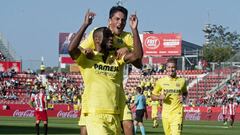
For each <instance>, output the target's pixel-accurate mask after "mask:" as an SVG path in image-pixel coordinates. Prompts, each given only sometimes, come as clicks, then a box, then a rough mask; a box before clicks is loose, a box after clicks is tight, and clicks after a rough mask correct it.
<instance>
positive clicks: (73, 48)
mask: <svg viewBox="0 0 240 135" xmlns="http://www.w3.org/2000/svg"><path fill="white" fill-rule="evenodd" d="M95 15H96V14H95V13H94V12H91V11H90V10H88V11H87V13H86V14H85V18H84V22H83V24H82V26H81V28H80V29H79V31H78V32H77V33H76V35H75V36H74V38H73V39H72V40H71V42H70V44H69V46H68V52H69V54H70V56H71V57H72V59H74V60H76V59H77V58H78V57H79V55H80V54H81V52H83V51H84V50H83V49H82V48H81V49H79V48H78V46H79V44H80V42H81V40H82V38H83V35H84V33H85V31H86V29H87V28H88V26H89V25H90V24H92V20H93V19H94V16H95Z"/></svg>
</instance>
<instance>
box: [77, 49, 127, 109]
mask: <svg viewBox="0 0 240 135" xmlns="http://www.w3.org/2000/svg"><path fill="white" fill-rule="evenodd" d="M94 53H95V55H94V57H93V58H92V59H88V58H86V56H85V55H83V54H81V55H80V56H79V58H78V59H77V63H78V65H79V67H80V72H81V74H82V77H83V81H84V86H85V89H84V94H83V95H82V110H83V113H108V114H119V108H120V107H119V94H120V92H119V89H120V85H118V84H117V83H115V82H114V81H113V79H114V78H118V76H119V69H120V68H121V66H122V65H124V64H123V63H124V61H123V59H121V60H119V61H117V60H115V61H114V62H113V63H111V64H107V63H104V62H103V61H102V54H101V53H96V52H94Z"/></svg>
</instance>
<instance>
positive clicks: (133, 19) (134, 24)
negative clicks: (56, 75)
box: [129, 12, 138, 29]
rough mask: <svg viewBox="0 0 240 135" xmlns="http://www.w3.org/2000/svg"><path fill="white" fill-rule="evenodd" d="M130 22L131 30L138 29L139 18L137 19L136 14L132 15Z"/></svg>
mask: <svg viewBox="0 0 240 135" xmlns="http://www.w3.org/2000/svg"><path fill="white" fill-rule="evenodd" d="M129 21H130V22H129V24H130V28H131V29H137V26H138V18H137V15H136V12H135V13H134V14H132V15H130V18H129Z"/></svg>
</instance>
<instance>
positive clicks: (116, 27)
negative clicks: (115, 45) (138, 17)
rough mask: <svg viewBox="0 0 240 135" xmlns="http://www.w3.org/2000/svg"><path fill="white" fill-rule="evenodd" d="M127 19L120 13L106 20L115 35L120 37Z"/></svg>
mask: <svg viewBox="0 0 240 135" xmlns="http://www.w3.org/2000/svg"><path fill="white" fill-rule="evenodd" d="M126 20H127V17H126V16H125V15H124V14H123V13H122V12H120V11H118V12H116V13H115V14H114V15H113V16H112V18H110V19H109V20H108V26H109V28H110V29H111V31H112V32H113V33H114V34H115V35H120V34H121V33H122V32H123V29H124V27H125V25H126Z"/></svg>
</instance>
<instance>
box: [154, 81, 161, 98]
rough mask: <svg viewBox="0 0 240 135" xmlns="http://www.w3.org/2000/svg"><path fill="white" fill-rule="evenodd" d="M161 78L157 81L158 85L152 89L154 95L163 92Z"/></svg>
mask: <svg viewBox="0 0 240 135" xmlns="http://www.w3.org/2000/svg"><path fill="white" fill-rule="evenodd" d="M160 82H161V80H160V79H159V80H158V81H157V82H156V85H155V87H154V89H153V91H152V94H154V95H157V96H158V95H160V94H161V91H162V87H161V83H160Z"/></svg>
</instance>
